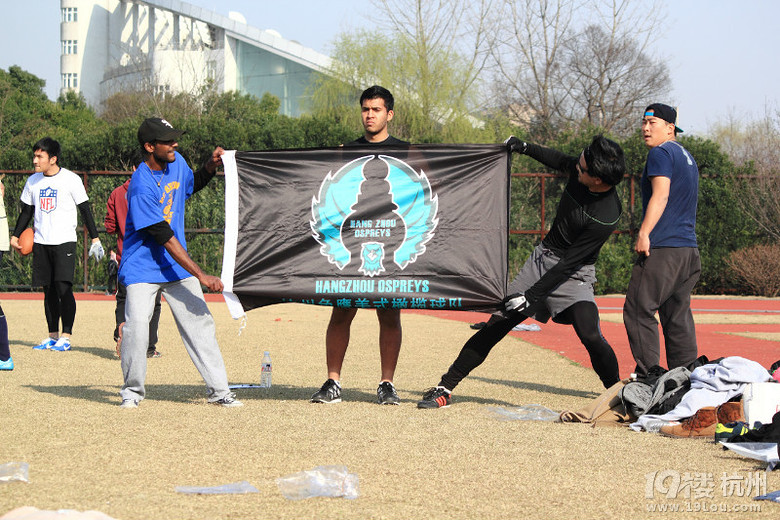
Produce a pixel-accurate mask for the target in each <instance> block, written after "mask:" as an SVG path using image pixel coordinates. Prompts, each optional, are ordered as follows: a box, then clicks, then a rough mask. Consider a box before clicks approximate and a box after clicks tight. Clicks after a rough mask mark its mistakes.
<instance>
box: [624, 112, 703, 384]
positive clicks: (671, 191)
mask: <svg viewBox="0 0 780 520" xmlns="http://www.w3.org/2000/svg"><path fill="white" fill-rule="evenodd" d="M676 123H677V111H676V110H675V109H674V108H672V107H670V106H668V105H664V104H661V103H654V104H652V105H650V106H649V107H647V108H646V109H645V112H644V117H643V118H642V136H643V138H644V140H645V144H646V145H647V147H648V148H650V151H649V152H648V154H647V162H646V163H645V169H644V171H643V172H642V180H641V191H642V209H643V213H644V217H643V218H642V225H641V226H640V228H639V233H638V235H637V241H636V246H635V247H634V249H635V250H636V252H637V253H638V255H639V256H638V258H637V260H636V263H635V264H634V268H633V270H632V272H631V281H630V282H629V283H628V290H627V291H626V303H625V305H624V306H623V322H624V323H625V326H626V332H627V333H628V342H629V344H630V346H631V352H632V354H633V355H634V360H635V361H636V373H637V376H639V377H644V376H646V375H647V371H648V369H649V368H650V367H652V366H654V365H658V364H659V363H660V359H661V348H660V338H659V336H658V322H657V321H656V319H655V313H656V312H658V316H659V318H660V320H661V327H662V328H663V332H664V340H665V346H666V362H667V365H668V368H669V369H670V370H671V369H672V368H676V367H680V366H688V365H690V364H691V363H692V362H693V361H695V360H696V358H697V347H696V331H695V329H694V324H693V314H692V313H691V291H692V290H693V286H694V285H696V282H697V281H698V280H699V275H700V273H701V261H700V259H699V249H698V246H697V243H696V203H697V200H698V192H699V169H698V167H697V166H696V161H695V160H694V159H693V157H692V156H691V154H690V153H689V152H688V150H686V149H685V148H683V146H682V145H680V143H678V142H677V141H676V140H675V138H676V135H677V134H678V133H680V132H682V130H680V129H679V128H678V127H677V125H676Z"/></svg>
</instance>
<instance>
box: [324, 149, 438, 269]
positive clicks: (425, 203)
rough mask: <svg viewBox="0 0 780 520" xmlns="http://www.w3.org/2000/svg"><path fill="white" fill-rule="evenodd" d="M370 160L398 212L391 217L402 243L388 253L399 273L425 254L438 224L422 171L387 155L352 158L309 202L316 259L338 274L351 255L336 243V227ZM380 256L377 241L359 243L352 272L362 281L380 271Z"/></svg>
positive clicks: (357, 193) (347, 212)
mask: <svg viewBox="0 0 780 520" xmlns="http://www.w3.org/2000/svg"><path fill="white" fill-rule="evenodd" d="M375 158H378V159H380V160H381V161H382V162H384V163H385V165H386V167H387V176H386V177H385V181H387V183H388V184H389V185H390V195H391V196H392V200H393V203H394V204H395V205H396V206H397V207H398V210H397V211H396V213H397V214H398V215H399V216H400V218H401V220H402V221H403V223H404V225H405V226H404V227H405V230H406V232H405V235H404V238H403V242H402V243H401V245H400V246H398V248H397V249H396V250H395V251H393V262H394V263H395V264H396V265H397V266H398V267H400V268H401V269H405V268H406V267H407V266H408V265H409V264H411V263H414V262H415V261H416V260H417V258H418V256H419V255H421V254H423V253H425V244H427V243H428V242H429V241H430V240H431V239H432V238H433V236H434V231H435V229H436V226H437V225H438V223H439V221H438V219H437V218H436V214H437V212H438V209H439V199H438V196H433V195H432V193H431V184H430V182H429V180H428V177H427V176H426V175H425V173H424V172H423V171H422V170H421V171H420V172H419V173H418V172H416V171H415V170H414V169H413V168H412V167H410V166H409V165H408V164H406V163H405V162H403V161H401V160H399V159H396V158H394V157H390V156H387V155H378V156H374V155H368V156H365V157H360V158H359V159H355V160H354V161H351V162H349V163H347V164H345V165H344V166H342V167H341V169H339V171H337V172H336V173H335V174H333V173H332V172H328V175H326V176H325V179H324V180H323V181H322V184H321V185H320V190H319V193H318V195H317V196H314V197H312V201H311V213H312V220H311V221H310V225H311V229H312V234H313V236H314V239H315V240H316V241H317V242H318V243H319V244H321V247H320V254H322V255H323V256H325V257H326V258H327V259H328V262H330V263H332V264H334V265H336V267H338V268H339V269H340V270H343V269H344V267H346V266H347V265H348V264H349V263H350V261H351V260H352V253H351V252H350V251H349V250H348V249H347V247H346V246H345V245H344V241H343V240H342V235H341V232H342V227H343V225H344V223H345V222H346V221H347V220H348V218H349V216H350V215H351V214H353V213H354V207H355V205H356V204H357V202H358V198H359V196H360V193H361V192H360V188H361V185H362V184H363V183H364V182H365V181H366V177H365V175H364V173H363V169H364V168H365V166H366V163H367V162H368V161H370V160H372V159H375ZM384 255H385V250H384V244H383V243H382V242H376V241H369V242H364V243H362V244H361V251H360V257H361V266H360V268H359V269H358V271H359V272H361V273H363V274H364V275H366V276H375V275H377V274H379V273H382V272H384V271H385V268H384V266H383V263H382V262H383V260H384Z"/></svg>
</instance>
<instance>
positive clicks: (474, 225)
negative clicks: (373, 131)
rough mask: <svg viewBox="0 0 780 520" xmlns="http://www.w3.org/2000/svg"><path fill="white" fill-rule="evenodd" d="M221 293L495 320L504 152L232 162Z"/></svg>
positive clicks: (501, 286) (502, 248)
mask: <svg viewBox="0 0 780 520" xmlns="http://www.w3.org/2000/svg"><path fill="white" fill-rule="evenodd" d="M223 163H224V165H225V177H226V195H225V212H226V219H225V220H226V223H225V250H224V260H223V269H222V281H223V283H224V284H225V291H224V295H225V300H226V301H227V303H228V306H229V308H230V311H231V314H232V315H233V316H234V317H239V316H241V315H242V314H243V313H244V311H247V310H250V309H253V308H256V307H260V306H263V305H269V304H273V303H284V302H297V303H308V304H313V305H326V306H336V307H344V308H361V309H363V308H365V309H387V308H396V309H433V310H436V309H442V310H443V309H447V310H493V309H496V308H498V305H499V303H500V302H501V300H502V299H503V298H504V297H505V296H506V287H507V237H508V225H509V221H508V220H509V219H508V215H509V154H508V152H507V150H506V147H505V146H504V145H419V146H417V145H415V146H411V147H372V146H354V147H340V148H318V149H297V150H275V151H266V152H235V151H230V152H226V154H225V155H224V156H223Z"/></svg>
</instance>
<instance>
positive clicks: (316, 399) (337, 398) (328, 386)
mask: <svg viewBox="0 0 780 520" xmlns="http://www.w3.org/2000/svg"><path fill="white" fill-rule="evenodd" d="M311 402H312V403H327V404H332V403H340V402H341V386H340V385H339V384H338V383H337V382H335V381H334V380H333V379H328V380H327V381H325V383H324V384H323V385H322V388H320V390H319V392H316V393H315V394H314V395H313V396H311Z"/></svg>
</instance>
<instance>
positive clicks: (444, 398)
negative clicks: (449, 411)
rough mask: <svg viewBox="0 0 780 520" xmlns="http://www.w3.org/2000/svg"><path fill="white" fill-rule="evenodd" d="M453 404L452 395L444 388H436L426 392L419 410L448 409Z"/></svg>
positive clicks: (420, 402)
mask: <svg viewBox="0 0 780 520" xmlns="http://www.w3.org/2000/svg"><path fill="white" fill-rule="evenodd" d="M451 403H452V393H451V392H450V391H449V390H447V389H446V388H444V387H443V386H434V387H433V388H429V389H428V390H426V391H425V393H424V394H423V398H422V401H418V403H417V408H446V407H448V406H449V405H450V404H451Z"/></svg>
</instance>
